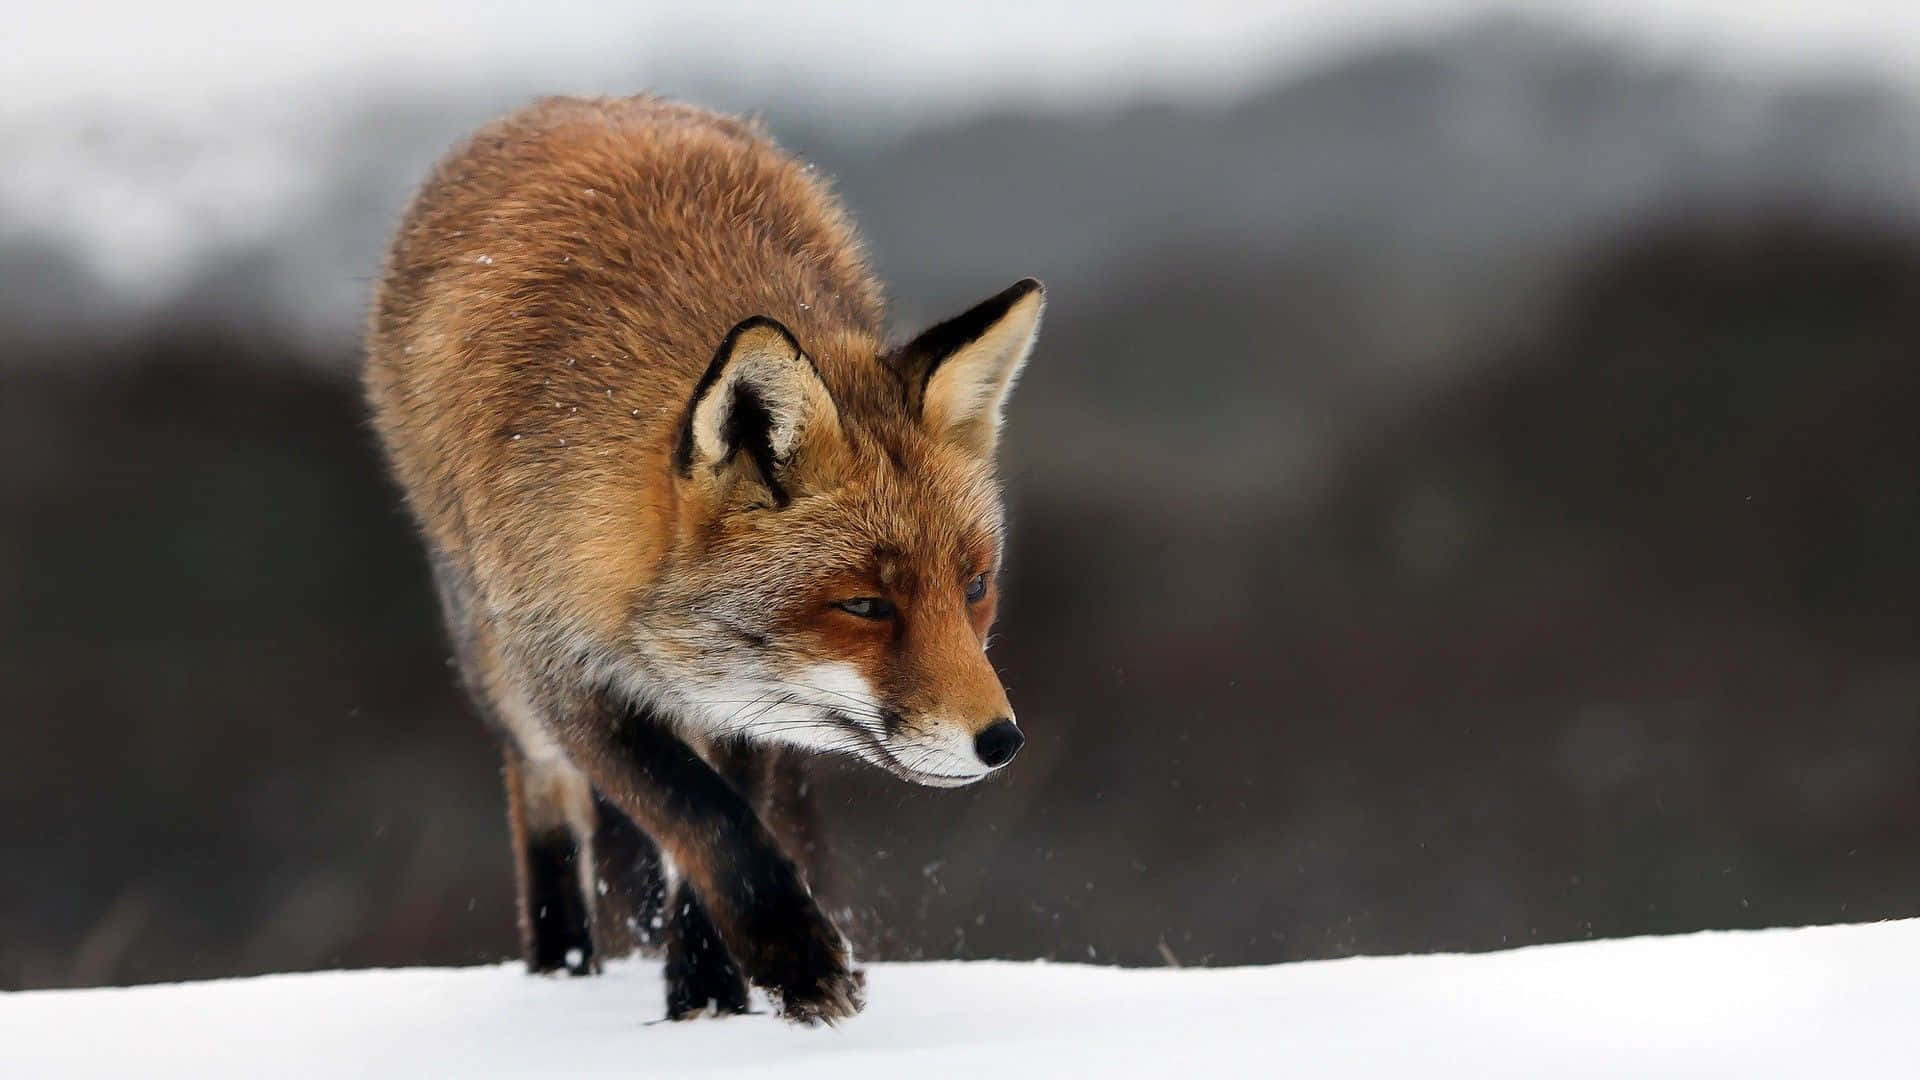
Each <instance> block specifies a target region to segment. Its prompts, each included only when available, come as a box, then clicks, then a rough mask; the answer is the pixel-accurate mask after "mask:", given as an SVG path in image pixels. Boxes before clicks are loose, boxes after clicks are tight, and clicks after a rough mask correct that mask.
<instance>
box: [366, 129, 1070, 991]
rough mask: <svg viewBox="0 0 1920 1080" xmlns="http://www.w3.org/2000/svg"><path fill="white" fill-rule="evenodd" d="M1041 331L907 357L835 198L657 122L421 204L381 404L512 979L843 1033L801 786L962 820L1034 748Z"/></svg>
mask: <svg viewBox="0 0 1920 1080" xmlns="http://www.w3.org/2000/svg"><path fill="white" fill-rule="evenodd" d="M1044 302H1045V298H1044V292H1043V290H1042V288H1041V285H1040V283H1039V282H1037V281H1034V280H1032V279H1027V280H1023V281H1020V282H1018V283H1016V284H1015V285H1013V286H1012V287H1011V288H1008V289H1006V290H1005V291H1003V292H1001V293H999V294H998V295H996V296H994V297H992V298H991V299H989V300H987V301H985V302H983V303H981V304H979V305H978V306H976V307H974V308H972V309H971V310H969V311H967V312H965V313H964V314H961V315H959V316H957V317H955V318H953V319H950V320H948V321H946V322H943V323H940V324H939V325H937V326H934V327H933V328H932V329H930V330H927V331H926V332H925V333H922V334H920V335H919V336H918V337H915V338H912V339H911V340H908V341H906V342H904V343H901V344H889V343H888V342H887V340H886V338H885V336H884V334H885V315H884V308H883V303H882V296H881V287H880V284H879V283H878V281H876V280H875V277H874V275H873V272H872V271H871V270H870V269H869V267H868V265H867V262H866V258H865V255H864V254H863V252H862V248H861V245H860V242H859V240H858V239H857V237H856V236H855V233H854V230H853V226H852V224H851V222H850V220H849V218H848V216H847V214H846V211H845V210H844V209H843V208H842V206H841V205H840V203H839V202H838V200H837V199H836V198H835V197H834V196H833V194H832V193H831V192H830V191H829V190H828V187H827V184H826V182H825V181H823V180H822V179H821V178H820V177H819V176H818V175H817V174H816V173H815V172H814V171H813V170H812V169H811V168H810V167H809V166H807V165H805V164H803V163H801V162H800V161H798V160H796V159H794V158H793V157H791V156H789V155H787V154H786V153H784V152H783V151H781V150H780V149H779V148H778V147H777V146H775V145H774V143H773V142H772V141H771V140H770V139H769V138H768V137H767V135H766V134H765V133H764V132H763V131H761V130H760V129H759V127H758V126H756V125H755V124H753V123H750V122H748V121H744V120H740V119H736V118H732V117H728V116H722V115H717V114H714V113H710V112H706V111H702V110H699V109H695V108H692V107H689V106H685V105H679V104H675V103H671V102H667V101H663V100H660V99H655V98H647V97H639V98H628V99H598V100H582V99H550V100H545V101H541V102H538V103H536V104H534V105H532V106H530V107H527V108H525V109H522V110H521V111H519V112H516V113H513V114H512V115H509V116H507V117H505V118H504V119H501V120H498V121H496V122H494V123H492V124H490V125H488V126H487V127H484V128H482V129H481V130H480V131H479V132H477V133H476V134H474V135H473V136H472V137H471V138H469V139H468V140H467V141H466V142H465V143H464V144H463V145H461V146H460V147H458V148H457V149H455V150H454V151H453V152H452V153H451V154H450V155H449V156H448V157H447V158H445V159H444V160H443V161H441V163H440V164H439V165H438V166H437V167H436V168H435V169H434V171H433V173H432V175H431V176H430V177H429V178H428V180H427V181H426V184H425V185H424V187H423V188H422V189H421V191H420V192H419V194H418V195H417V196H416V198H415V200H414V202H413V204H412V206H411V207H410V208H409V210H408V211H407V214H406V217H405V219H404V221H403V222H402V224H401V226H400V229H399V233H398V235H397V236H396V238H395V239H394V242H393V246H392V248H391V251H390V252H389V254H388V257H387V261H386V265H385V268H384V271H383V273H382V276H381V279H380V281H379V284H378V286H377V289H376V295H375V297H374V304H373V311H372V316H371V326H370V328H369V334H368V342H367V353H368V359H367V367H366V391H367V396H368V398H369V400H370V402H371V406H372V411H373V418H374V425H375V428H376V429H377V431H378V433H379V436H380V439H381V442H382V443H383V445H384V447H385V450H386V453H387V457H388V460H389V462H390V463H391V465H392V468H393V471H394V473H395V475H396V476H397V478H398V480H399V483H400V485H401V487H402V489H403V491H404V493H405V497H406V501H407V504H408V506H409V508H410V509H411V510H412V513H413V516H414V518H415V520H416V521H417V523H418V525H419V528H420V532H421V533H422V536H423V538H424V540H425V543H426V547H427V549H428V554H429V558H430V561H431V563H432V566H433V569H434V574H435V579H436V584H437V586H438V590H439V593H440V598H441V604H442V608H443V611H444V615H445V618H446V623H447V627H448V631H449V633H450V635H451V637H452V640H453V642H454V646H455V654H456V661H457V665H458V668H459V671H460V675H461V678H462V681H463V682H464V684H465V686H466V688H467V690H468V692H469V694H470V695H471V697H472V699H473V701H474V704H475V706H476V707H477V709H478V710H479V712H480V713H481V715H482V716H483V718H484V719H485V720H486V721H487V722H488V724H489V725H490V726H491V727H492V729H493V730H494V731H495V732H496V733H497V734H498V736H499V737H500V740H501V742H502V745H503V756H504V758H505V766H504V774H505V777H506V784H507V792H508V803H509V808H510V809H509V813H510V819H511V820H510V824H511V830H512V837H513V845H514V849H515V855H516V871H517V873H516V877H517V882H518V886H519V911H520V935H521V945H522V950H523V952H524V955H525V958H526V962H527V965H528V966H529V968H531V969H532V970H534V971H541V972H544V971H557V970H562V969H564V970H566V971H570V972H573V973H575V974H587V973H591V972H593V971H596V970H598V966H599V958H600V957H601V956H603V955H608V954H610V953H612V952H614V951H616V950H618V949H619V948H621V947H622V946H623V945H627V944H635V943H638V944H659V945H662V946H663V947H664V951H665V954H666V974H667V1011H668V1015H669V1016H672V1017H674V1018H676V1019H678V1018H683V1017H689V1016H695V1015H700V1014H704V1013H707V1012H710V1011H712V1012H718V1013H733V1012H744V1011H746V1009H747V1006H748V987H749V985H752V986H758V987H761V988H763V989H765V990H766V991H767V992H768V994H769V995H770V997H771V998H772V1000H773V1001H774V1002H775V1003H776V1005H777V1007H778V1008H779V1009H780V1011H781V1013H782V1015H784V1016H785V1017H786V1018H788V1019H790V1020H794V1021H799V1022H803V1023H815V1022H827V1023H832V1022H834V1021H837V1020H840V1019H842V1018H845V1017H848V1016H851V1015H853V1014H854V1013H856V1012H858V1011H859V1010H860V1008H861V1007H862V1004H863V995H864V980H863V978H862V977H861V973H860V972H858V971H857V970H856V969H855V968H854V967H853V961H852V956H851V953H850V949H849V947H848V945H847V942H846V939H845V938H844V937H843V935H842V934H841V932H840V931H839V929H838V928H836V927H835V925H834V924H833V922H832V921H831V920H829V919H828V918H827V916H826V915H825V914H823V913H822V912H821V910H820V908H819V907H818V905H817V904H816V903H815V901H814V899H813V897H812V893H811V890H810V888H809V884H808V878H807V871H806V870H805V869H803V863H804V862H805V860H806V857H807V855H808V854H809V853H810V850H811V849H812V847H813V846H814V840H813V838H812V835H811V824H810V821H811V819H810V816H809V815H808V813H807V809H806V806H805V799H804V796H805V781H804V777H803V775H802V773H801V772H800V765H801V763H800V762H799V761H798V760H797V759H795V758H794V757H792V755H791V752H792V751H796V750H798V751H816V752H832V753H843V754H848V755H852V756H854V757H856V758H859V759H863V760H865V761H867V762H870V763H872V764H874V765H877V766H879V767H881V768H883V769H886V770H888V771H890V772H892V773H893V774H894V775H896V776H898V777H900V778H902V779H904V780H908V781H911V782H913V783H917V784H927V785H934V786H955V785H961V784H969V783H972V782H974V781H976V780H979V779H980V778H982V777H984V776H986V775H988V774H990V773H992V772H993V771H994V770H996V769H999V768H1000V767H1001V766H1004V765H1005V764H1007V762H1008V761H1010V760H1012V758H1013V756H1014V754H1015V753H1016V752H1017V751H1018V750H1019V749H1020V746H1021V743H1022V741H1023V736H1022V734H1021V731H1020V729H1019V728H1018V727H1017V726H1016V725H1015V723H1014V718H1013V712H1012V710H1011V709H1010V708H1009V706H1008V703H1007V697H1006V694H1005V692H1004V691H1003V689H1002V688H1001V684H1000V679H999V677H998V675H997V674H996V673H995V671H994V668H993V666H992V665H991V664H990V663H989V662H988V660H987V657H986V653H985V643H986V638H987V630H988V627H989V625H990V624H991V623H992V622H993V617H994V609H995V606H996V603H997V601H998V599H999V588H1000V582H999V572H1000V560H1001V554H1002V540H1003V531H1004V530H1003V522H1002V513H1003V512H1002V508H1001V499H1000V492H999V486H998V481H997V479H996V476H995V469H994V452H995V443H996V441H997V439H998V435H999V429H1000V421H1001V412H1002V408H1003V405H1004V404H1005V401H1006V399H1007V395H1008V392H1009V391H1010V390H1011V389H1012V387H1013V384H1014V382H1015V380H1016V379H1017V378H1018V376H1019V374H1020V370H1021V367H1022V365H1023V364H1025V362H1026V360H1027V356H1028V354H1029V352H1031V350H1032V348H1033V344H1034V338H1035V335H1036V334H1037V332H1038V330H1039V325H1040V317H1041V312H1042V308H1043V306H1044ZM608 893H613V894H615V895H617V896H621V897H625V898H626V900H627V901H628V902H629V904H631V905H634V907H633V909H632V910H629V911H628V912H627V917H626V918H624V919H622V918H618V917H615V916H613V915H610V914H608V911H607V907H608V905H606V904H605V903H603V902H602V901H601V900H600V899H599V897H601V896H603V895H605V894H608ZM629 927H631V928H632V929H631V930H629ZM656 929H657V932H656Z"/></svg>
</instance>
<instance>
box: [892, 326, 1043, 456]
mask: <svg viewBox="0 0 1920 1080" xmlns="http://www.w3.org/2000/svg"><path fill="white" fill-rule="evenodd" d="M1045 308H1046V298H1045V296H1044V294H1042V293H1040V292H1039V291H1037V290H1036V291H1034V292H1031V293H1028V294H1027V295H1026V296H1023V297H1021V298H1020V299H1019V300H1017V301H1015V302H1014V304H1013V306H1012V307H1010V308H1008V309H1007V313H1006V314H1005V315H1003V316H1001V317H1000V321H999V322H996V323H994V324H993V325H992V326H991V327H989V328H988V329H987V332H986V333H984V334H981V335H980V336H979V337H977V338H975V339H974V340H973V341H972V342H970V343H969V344H967V345H964V346H962V347H961V348H960V349H958V350H956V351H955V352H954V353H953V354H952V355H951V356H948V357H947V358H946V360H944V361H943V362H941V364H940V366H939V367H937V368H935V369H934V372H933V377H932V378H931V379H928V380H927V389H926V394H925V397H924V398H923V399H922V405H921V412H922V415H924V416H925V417H926V422H927V426H928V427H930V428H932V429H933V430H934V431H938V432H943V433H945V434H946V435H947V436H948V437H949V438H951V439H953V440H955V441H956V442H959V443H961V444H962V445H965V446H967V447H968V448H969V449H972V450H973V451H974V452H976V453H978V454H980V455H981V456H982V457H987V456H991V455H992V453H993V449H994V445H995V444H996V443H997V442H998V441H999V438H1000V414H1001V412H1002V410H1004V409H1005V408H1006V404H1007V396H1008V395H1009V393H1011V392H1012V390H1013V384H1014V382H1015V380H1017V379H1018V378H1019V377H1020V369H1021V368H1022V367H1024V366H1026V363H1027V357H1028V356H1029V355H1030V354H1031V353H1032V352H1033V343H1034V341H1035V339H1037V338H1038V337H1039V335H1040V313H1041V312H1042V311H1043V310H1045Z"/></svg>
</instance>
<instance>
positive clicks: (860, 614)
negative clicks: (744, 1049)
mask: <svg viewBox="0 0 1920 1080" xmlns="http://www.w3.org/2000/svg"><path fill="white" fill-rule="evenodd" d="M1044 304H1045V296H1044V292H1043V290H1042V288H1041V286H1040V283H1039V282H1037V281H1033V280H1031V279H1029V280H1025V281H1021V282H1020V283H1018V284H1016V285H1014V286H1013V287H1012V288H1009V289H1007V290H1006V291H1004V292H1002V293H1000V294H999V295H997V296H995V297H993V298H991V299H989V300H987V301H986V302H984V303H982V304H980V305H978V306H976V307H974V308H973V309H971V310H969V311H967V312H966V313H965V314H962V315H960V316H958V317H956V318H953V319H950V320H948V321H946V322H943V323H941V324H939V325H938V326H935V327H933V328H932V329H931V330H928V331H927V332H926V333H924V334H921V335H920V336H919V337H917V338H915V339H913V340H912V341H910V342H908V343H907V344H905V345H903V346H899V347H897V348H893V349H890V350H886V351H884V352H882V351H880V350H878V349H877V348H876V349H874V351H873V354H872V355H869V356H846V355H831V354H827V355H819V356H816V355H815V354H810V353H809V351H808V350H809V348H825V349H832V350H836V351H837V350H843V349H845V348H846V347H847V346H846V343H845V342H842V341H836V342H827V343H819V344H815V343H811V342H805V341H799V340H796V339H795V336H794V335H793V334H792V333H790V332H789V331H788V330H787V328H786V327H784V326H782V325H781V324H780V323H778V322H776V321H774V320H772V319H768V318H764V317H761V318H752V319H748V320H747V321H745V322H743V323H741V324H739V325H738V326H736V327H734V329H733V330H732V332H731V333H729V334H728V335H727V336H726V339H725V340H724V341H723V342H722V343H721V344H720V346H719V349H718V352H717V353H716V355H715V356H714V359H713V361H712V364H711V365H710V366H709V368H708V370H707V372H706V374H705V376H704V377H703V378H702V379H701V380H700V383H699V385H698V386H697V387H696V388H695V390H694V393H693V397H692V400H691V401H690V402H689V403H688V405H687V411H686V419H685V422H684V424H683V425H682V429H681V432H680V438H679V446H678V448H677V452H676V454H675V460H674V468H675V473H676V476H675V481H674V491H675V499H676V505H675V507H674V508H673V510H672V513H671V514H670V515H669V517H670V518H671V525H670V526H669V527H670V528H671V530H672V533H673V535H672V536H671V537H670V538H667V542H666V545H665V546H666V548H667V550H668V552H669V554H668V556H667V558H668V565H667V567H666V569H665V572H663V573H662V574H661V575H660V576H659V578H658V579H657V581H656V583H655V584H654V585H653V586H652V587H651V588H650V589H649V590H648V592H647V595H646V596H645V597H643V598H642V602H641V603H640V605H639V607H638V610H637V613H636V615H635V619H636V624H637V625H636V633H637V635H638V636H639V637H640V638H641V639H642V640H643V645H644V648H645V650H646V652H647V653H648V654H649V656H650V660H651V662H650V665H649V666H651V667H653V668H655V675H656V676H657V677H659V678H660V679H662V680H663V681H664V682H666V683H667V684H669V686H670V688H669V689H665V690H662V691H659V692H661V693H663V694H668V695H671V696H672V697H673V698H674V699H676V702H677V704H679V705H680V706H681V707H682V709H684V710H686V711H688V712H690V713H692V714H694V715H693V716H692V717H690V719H691V720H694V721H695V722H697V723H700V724H702V725H703V726H705V727H706V728H707V729H708V730H710V731H712V732H713V733H715V734H720V735H726V736H737V737H744V738H748V739H757V740H768V741H776V742H782V743H787V744H792V745H798V746H804V747H808V748H812V749H816V750H827V751H841V752H846V753H850V754H854V755H856V756H858V757H861V758H863V759H865V760H867V761H869V762H871V763H873V764H876V765H879V766H881V767H883V768H886V769H888V770H890V771H891V772H893V773H894V774H895V775H897V776H900V777H902V778H904V779H907V780H911V781H914V782H916V783H921V784H929V785H938V786H957V785H961V784H968V783H972V782H973V781H975V780H978V779H980V778H981V777H984V776H986V775H987V774H989V773H990V772H992V771H993V770H995V769H997V768H999V767H1000V766H1002V765H1005V764H1006V763H1007V762H1008V761H1010V760H1012V758H1013V755H1014V753H1015V752H1016V751H1017V750H1019V748H1020V746H1021V743H1022V742H1023V741H1024V738H1023V736H1022V735H1021V733H1020V729H1019V728H1018V727H1017V726H1016V725H1015V723H1014V716H1013V710H1012V708H1011V707H1010V706H1009V705H1008V703H1007V696H1006V692H1005V690H1003V689H1002V687H1001V685H1000V679H999V676H998V675H997V674H996V673H995V672H994V669H993V665H992V664H991V663H989V662H988V660H987V656H986V644H987V631H988V628H989V627H990V626H991V625H992V624H993V617H994V609H995V606H996V605H997V603H998V601H999V591H1000V557H1001V547H1002V539H1003V531H1004V530H1003V515H1002V509H1001V500H1000V490H999V484H998V481H997V479H996V476H995V469H994V450H995V444H996V442H997V441H998V436H999V429H1000V417H1001V410H1002V407H1003V405H1004V404H1005V402H1006V399H1007V395H1008V392H1009V391H1010V390H1011V389H1012V387H1013V384H1014V381H1015V379H1016V378H1017V377H1018V376H1019V374H1020V369H1021V366H1022V365H1023V364H1024V363H1025V362H1026V359H1027V355H1028V353H1029V352H1030V351H1031V350H1032V348H1033V343H1034V338H1035V335H1036V334H1037V332H1038V330H1039V326H1040V315H1041V310H1042V308H1043V307H1044Z"/></svg>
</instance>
